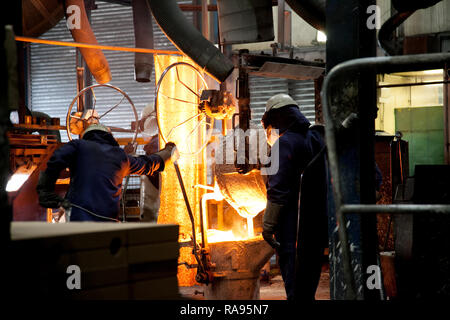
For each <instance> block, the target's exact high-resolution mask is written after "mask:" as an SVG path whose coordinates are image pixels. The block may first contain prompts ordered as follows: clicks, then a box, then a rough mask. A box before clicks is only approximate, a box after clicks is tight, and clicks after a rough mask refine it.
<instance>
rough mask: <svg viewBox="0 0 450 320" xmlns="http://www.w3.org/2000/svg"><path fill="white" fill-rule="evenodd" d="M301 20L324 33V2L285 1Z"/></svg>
mask: <svg viewBox="0 0 450 320" xmlns="http://www.w3.org/2000/svg"><path fill="white" fill-rule="evenodd" d="M286 2H287V4H289V6H290V7H291V9H292V10H294V11H295V13H296V14H298V15H299V16H300V17H301V18H302V19H303V20H305V21H306V22H307V23H309V24H310V25H311V26H313V27H314V28H316V29H318V30H320V31H325V7H326V0H286Z"/></svg>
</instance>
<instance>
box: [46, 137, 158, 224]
mask: <svg viewBox="0 0 450 320" xmlns="http://www.w3.org/2000/svg"><path fill="white" fill-rule="evenodd" d="M65 168H69V169H70V186H69V191H68V192H67V194H66V198H67V199H68V200H69V201H70V202H71V203H73V204H75V205H78V206H81V207H83V208H85V209H87V210H90V211H92V212H94V213H95V214H97V215H101V216H105V217H109V218H113V219H117V218H118V215H119V209H120V208H119V203H120V197H121V193H122V181H123V179H124V177H126V176H127V175H129V174H138V175H151V174H153V173H155V172H160V171H162V170H164V161H163V160H162V158H161V157H160V156H159V155H150V156H139V157H134V156H130V155H127V154H126V153H125V151H124V150H123V149H122V148H120V146H119V145H118V143H117V142H116V140H115V139H114V138H113V136H112V135H111V134H109V133H107V132H103V131H99V130H94V131H90V132H88V133H86V134H85V135H84V137H83V139H81V140H72V141H70V142H69V143H67V144H65V145H63V146H62V147H61V148H59V149H58V150H56V151H55V152H54V154H53V156H52V157H51V158H50V160H49V161H48V163H47V169H46V173H47V174H48V175H49V176H50V177H53V178H54V179H57V177H58V176H59V174H60V172H61V171H62V170H64V169H65ZM70 220H71V221H106V220H105V219H101V218H98V217H95V216H93V215H91V214H89V213H87V212H86V211H84V210H82V209H79V208H76V207H74V206H72V211H71V217H70Z"/></svg>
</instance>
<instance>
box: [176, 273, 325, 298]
mask: <svg viewBox="0 0 450 320" xmlns="http://www.w3.org/2000/svg"><path fill="white" fill-rule="evenodd" d="M179 291H180V294H181V296H182V297H183V298H185V299H193V300H203V299H204V298H203V294H202V292H203V288H202V286H192V287H180V288H179ZM260 297H261V300H286V292H285V291H284V283H283V279H282V278H281V275H280V274H275V275H274V276H273V278H271V279H270V280H264V279H262V280H261V289H260ZM316 300H330V277H329V269H328V266H327V265H326V266H324V267H323V268H322V274H321V276H320V282H319V286H318V288H317V292H316Z"/></svg>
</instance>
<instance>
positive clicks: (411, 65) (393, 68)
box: [321, 53, 450, 299]
mask: <svg viewBox="0 0 450 320" xmlns="http://www.w3.org/2000/svg"><path fill="white" fill-rule="evenodd" d="M446 63H450V53H433V54H419V55H406V56H394V57H371V58H361V59H354V60H350V61H346V62H343V63H341V64H339V65H337V66H335V67H334V68H333V69H332V70H331V71H330V72H329V74H328V75H327V76H326V77H325V81H324V83H323V89H322V92H321V97H322V107H323V115H324V119H325V133H326V143H327V149H328V162H329V168H330V173H331V176H332V179H333V194H334V202H335V205H336V220H337V223H338V225H339V228H338V236H339V240H340V241H341V245H342V260H343V269H344V282H345V284H346V288H347V290H346V293H345V297H346V298H347V299H355V298H356V289H355V288H356V284H355V277H354V274H353V268H352V267H351V256H350V247H349V243H348V235H347V227H346V226H347V224H346V218H345V215H346V214H350V213H352V214H355V213H356V214H376V213H395V214H412V213H444V214H448V213H450V205H410V204H393V205H363V204H345V203H344V201H343V196H342V192H341V191H342V186H341V176H340V172H339V164H338V153H337V144H336V136H335V132H336V126H335V123H334V120H333V117H332V114H331V107H332V106H331V101H332V95H331V90H330V89H331V85H332V84H333V83H334V82H335V81H336V80H337V79H339V77H341V76H342V75H344V74H345V76H346V77H349V76H352V75H355V74H356V73H358V72H364V71H370V72H375V73H376V74H383V73H392V72H407V71H417V70H427V69H442V68H444V66H445V64H446Z"/></svg>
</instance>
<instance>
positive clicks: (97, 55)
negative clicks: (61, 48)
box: [64, 0, 111, 84]
mask: <svg viewBox="0 0 450 320" xmlns="http://www.w3.org/2000/svg"><path fill="white" fill-rule="evenodd" d="M70 6H76V7H74V8H77V9H76V11H71V10H70ZM67 9H69V13H67V11H68V10H67ZM78 9H79V12H80V26H79V28H77V26H76V25H75V26H74V27H73V28H70V32H71V33H72V37H73V39H74V40H75V42H81V43H89V44H96V45H98V42H97V39H96V38H95V35H94V32H93V31H92V29H91V25H90V24H89V20H88V18H87V14H86V9H85V7H84V0H65V8H64V13H65V15H66V19H70V21H71V20H73V17H72V15H73V14H75V13H76V12H78ZM73 12H75V13H73ZM80 52H81V54H82V55H83V58H84V61H86V64H87V66H88V68H89V70H90V71H91V73H92V75H93V76H94V78H95V80H96V81H97V82H98V83H100V84H104V83H108V82H109V81H111V71H110V69H109V65H108V61H107V60H106V58H105V55H104V54H103V52H102V50H100V49H90V48H80Z"/></svg>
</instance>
